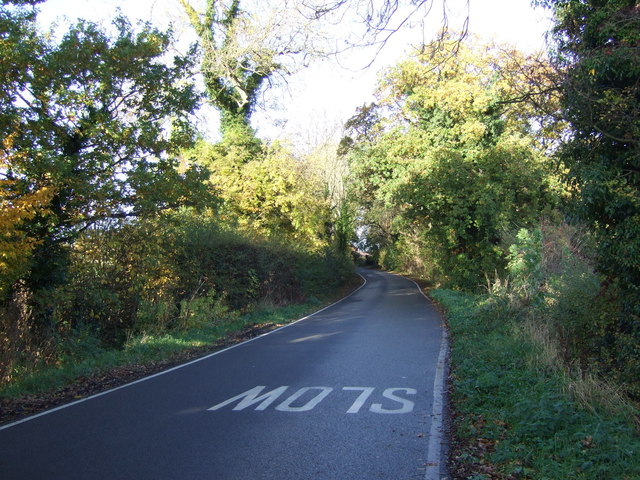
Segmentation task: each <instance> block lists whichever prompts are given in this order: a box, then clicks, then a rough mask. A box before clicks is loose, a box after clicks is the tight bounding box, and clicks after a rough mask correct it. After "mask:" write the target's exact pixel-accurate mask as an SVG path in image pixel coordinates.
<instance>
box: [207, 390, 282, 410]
mask: <svg viewBox="0 0 640 480" xmlns="http://www.w3.org/2000/svg"><path fill="white" fill-rule="evenodd" d="M265 388H266V387H262V386H257V387H254V388H252V389H251V390H247V391H246V392H244V393H241V394H240V395H236V396H235V397H233V398H230V399H229V400H225V401H224V402H222V403H219V404H217V405H214V406H213V407H211V408H210V409H209V410H219V409H221V408H222V407H225V406H227V405H229V404H230V403H233V402H235V401H236V400H240V402H239V403H238V405H236V406H235V407H233V409H234V410H236V411H237V410H244V409H245V408H247V407H250V406H251V405H254V404H256V403H258V402H262V403H260V405H258V406H257V407H256V410H258V411H260V410H264V409H266V408H267V407H268V406H269V405H271V404H272V403H273V402H275V401H276V399H277V398H278V397H279V396H280V395H282V394H283V393H284V391H285V390H286V389H287V388H288V387H279V388H276V389H275V390H271V391H270V392H267V393H265V394H264V395H260V396H259V397H258V395H259V394H260V392H262V390H264V389H265Z"/></svg>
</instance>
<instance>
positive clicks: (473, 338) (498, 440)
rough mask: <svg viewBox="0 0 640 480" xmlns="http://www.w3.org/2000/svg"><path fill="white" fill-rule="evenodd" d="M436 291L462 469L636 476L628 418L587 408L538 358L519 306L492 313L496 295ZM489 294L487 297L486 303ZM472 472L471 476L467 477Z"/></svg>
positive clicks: (541, 475) (457, 464)
mask: <svg viewBox="0 0 640 480" xmlns="http://www.w3.org/2000/svg"><path fill="white" fill-rule="evenodd" d="M432 295H433V297H434V298H435V299H436V300H437V301H439V302H440V303H441V304H442V305H443V306H444V307H445V309H446V312H447V318H448V321H449V327H450V329H451V365H452V379H453V385H452V387H453V391H452V403H453V408H454V410H455V412H456V415H455V416H454V417H453V418H454V435H455V437H456V439H457V442H456V444H457V448H458V449H459V450H458V451H456V452H455V454H456V459H455V461H454V465H453V468H454V469H455V470H456V471H457V472H458V473H459V474H465V475H469V474H470V473H472V472H473V473H477V472H479V471H486V472H492V478H503V477H504V478H508V477H509V476H513V477H515V478H528V479H532V480H534V479H536V480H538V479H539V480H543V479H550V478H563V479H564V478H566V479H584V480H586V479H594V480H595V479H602V478H621V479H625V478H628V479H631V478H636V477H637V476H638V475H640V462H638V455H637V452H638V449H639V448H640V440H639V439H638V436H637V434H635V433H634V431H633V426H632V424H631V423H630V421H629V418H624V417H616V416H611V415H607V414H595V413H591V412H587V411H585V410H584V409H583V408H581V407H580V406H579V405H578V404H576V402H575V401H573V400H572V398H571V397H570V396H569V395H568V394H567V393H565V391H566V390H567V386H566V379H565V378H563V377H562V376H560V375H558V374H557V373H556V372H557V371H555V370H552V369H547V368H545V366H544V365H540V364H539V363H538V361H537V358H538V357H537V355H538V353H539V349H540V348H541V347H540V345H538V344H536V343H532V342H530V341H529V340H528V339H527V338H526V337H524V336H522V335H520V334H519V333H518V332H520V325H521V324H520V323H519V322H518V319H517V317H515V321H514V316H513V314H512V313H513V312H511V313H510V314H509V315H501V316H500V318H498V319H497V320H496V321H494V322H493V323H492V324H491V326H490V327H487V323H486V319H487V318H490V317H494V320H495V316H496V314H497V312H496V311H494V310H492V308H491V299H489V298H487V297H486V296H471V295H467V294H463V293H460V292H454V291H450V290H436V291H433V292H432ZM487 301H489V304H487ZM465 478H468V477H465Z"/></svg>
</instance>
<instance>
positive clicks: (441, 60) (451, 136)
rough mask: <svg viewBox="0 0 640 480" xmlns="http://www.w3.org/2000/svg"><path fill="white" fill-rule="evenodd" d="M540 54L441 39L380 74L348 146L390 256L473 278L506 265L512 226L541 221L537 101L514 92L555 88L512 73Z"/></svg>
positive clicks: (541, 96)
mask: <svg viewBox="0 0 640 480" xmlns="http://www.w3.org/2000/svg"><path fill="white" fill-rule="evenodd" d="M539 63H540V62H539V60H538V59H536V58H529V59H527V58H526V57H524V56H523V55H521V54H518V53H517V52H514V51H513V50H510V49H508V48H505V47H501V46H496V45H493V46H492V45H480V44H478V43H476V44H474V43H471V40H468V41H467V42H466V43H463V44H460V43H459V42H458V39H457V38H448V39H447V38H445V39H443V40H440V41H437V42H434V43H431V44H428V45H425V46H424V47H423V48H422V49H420V50H419V51H417V52H416V53H415V55H414V56H412V57H411V58H409V59H407V60H405V61H403V62H401V63H399V64H398V65H397V66H396V67H395V68H393V69H391V70H390V71H389V72H387V74H386V75H385V76H384V77H383V78H382V80H381V85H380V92H379V106H378V107H377V108H372V107H367V108H364V109H362V110H361V111H360V114H359V115H358V116H357V117H354V119H353V121H352V122H351V127H352V130H353V131H355V133H356V141H355V147H354V148H353V150H352V152H351V153H350V155H351V158H352V169H353V171H354V174H355V185H356V188H357V190H358V192H359V193H358V194H357V197H358V198H361V199H362V200H363V201H364V203H363V207H364V213H365V215H364V218H365V220H366V222H367V226H368V228H369V232H370V233H373V234H374V235H375V236H376V240H377V242H378V243H379V244H380V247H381V248H382V250H383V251H386V252H388V254H389V255H391V256H395V259H391V260H390V259H389V257H387V259H383V261H386V262H388V263H389V265H390V266H406V265H407V263H412V264H415V265H417V264H422V265H425V267H424V268H425V270H426V271H425V270H423V271H422V272H421V273H425V274H431V275H436V276H439V277H440V278H443V279H447V278H448V279H449V280H451V281H452V283H454V284H457V285H459V286H465V287H470V288H474V287H476V286H477V285H478V284H479V283H480V282H481V281H482V279H483V274H484V273H489V274H493V272H494V270H495V269H496V268H498V269H499V268H500V266H501V264H502V263H503V253H504V252H503V249H502V247H501V236H502V234H503V233H504V231H505V230H507V229H508V228H512V227H513V226H515V225H526V224H527V223H529V222H532V221H534V220H535V219H536V218H537V214H538V212H539V211H540V210H541V209H542V208H544V207H545V205H547V204H548V201H549V200H550V195H549V186H548V182H547V179H546V173H545V167H544V163H543V157H542V155H541V146H540V144H539V143H540V142H536V141H535V140H536V133H539V129H538V125H539V123H538V122H532V119H533V118H534V115H533V104H532V102H530V101H525V100H520V101H519V102H518V103H516V100H517V99H519V98H521V97H523V92H528V93H527V94H526V95H524V98H525V99H527V100H529V99H535V100H536V102H538V103H553V99H552V98H551V97H550V93H549V92H550V90H549V89H546V88H539V85H535V86H534V85H528V80H527V78H526V77H525V76H521V77H520V78H519V80H517V81H516V80H514V76H517V74H518V72H519V71H521V69H519V70H516V69H515V68H516V65H518V66H520V67H521V66H522V65H530V66H533V65H534V64H539ZM540 66H542V65H541V64H540ZM348 143H349V142H345V145H348ZM398 255H400V256H402V258H401V259H400V258H398ZM402 264H404V265H402ZM427 265H430V266H427ZM405 268H406V267H405Z"/></svg>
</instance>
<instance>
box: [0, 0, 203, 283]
mask: <svg viewBox="0 0 640 480" xmlns="http://www.w3.org/2000/svg"><path fill="white" fill-rule="evenodd" d="M13 3H16V2H13ZM18 3H25V4H28V3H36V2H18ZM0 20H1V24H0V27H1V29H2V31H1V32H0V38H2V41H1V42H0V56H2V58H3V62H2V64H1V65H0V78H1V85H0V136H1V137H2V138H3V139H4V141H3V144H2V151H1V158H2V161H3V164H2V166H1V168H0V177H1V180H2V188H3V190H2V202H3V207H5V206H6V207H8V208H11V209H16V208H21V205H22V206H23V205H24V204H25V202H29V201H30V200H33V202H34V207H33V208H31V209H27V213H26V214H24V215H22V216H21V217H20V218H19V219H18V220H17V221H15V222H13V223H12V224H11V227H12V228H14V229H17V231H18V232H19V235H18V234H16V235H13V236H11V235H9V236H5V238H20V239H22V240H25V239H30V240H31V241H30V242H27V244H28V245H30V246H31V247H32V248H33V254H32V258H31V264H30V274H29V275H28V283H29V286H30V287H31V288H32V289H33V290H37V289H38V288H46V287H49V286H52V285H55V284H56V282H58V281H61V280H63V276H64V273H65V271H66V267H65V263H66V260H65V258H66V255H65V250H66V247H67V246H68V245H69V244H71V243H72V242H73V240H74V239H75V238H76V236H77V235H78V234H79V233H80V232H82V231H83V230H85V229H86V228H88V227H89V226H91V225H94V224H96V223H97V222H100V221H102V220H104V219H108V218H123V217H135V216H143V215H148V214H152V213H154V212H157V211H158V210H160V209H164V208H169V207H173V206H177V205H180V204H184V203H185V202H189V201H190V200H191V199H193V198H194V194H196V195H197V192H198V191H199V185H201V182H200V180H201V178H202V175H201V173H202V172H200V171H199V170H198V169H196V168H187V169H184V170H183V171H182V173H179V171H178V170H177V166H178V164H177V160H176V158H177V153H178V151H179V149H180V148H182V147H184V146H185V145H187V144H188V143H189V142H190V139H191V137H192V132H191V129H190V126H189V125H190V118H189V115H190V112H192V110H193V109H194V108H195V106H196V101H197V95H196V94H195V93H194V90H193V86H192V84H191V82H189V81H188V74H189V72H190V69H191V65H190V63H189V61H188V60H185V59H183V58H177V57H176V58H174V59H170V58H168V57H167V47H168V45H169V42H170V35H169V34H167V33H163V32H160V31H158V30H156V29H154V28H151V27H150V26H149V25H144V26H142V27H141V28H140V29H138V30H137V31H136V30H135V29H134V28H133V27H132V26H131V25H130V24H129V23H128V22H127V21H126V20H125V19H123V18H117V19H116V20H115V21H114V27H115V35H114V36H113V37H112V36H110V35H108V34H107V33H105V32H104V31H103V30H102V29H101V28H100V27H98V26H97V25H95V24H92V23H88V22H80V23H79V24H78V25H76V26H75V27H73V28H71V29H70V30H69V32H67V33H66V34H65V35H64V36H63V37H62V38H61V39H60V40H59V41H54V40H51V39H49V37H45V36H43V35H41V34H40V33H39V32H38V31H37V29H36V25H35V11H34V10H32V9H31V7H30V6H28V5H6V3H5V4H3V6H2V7H1V8H0ZM44 192H47V194H46V195H45V194H44Z"/></svg>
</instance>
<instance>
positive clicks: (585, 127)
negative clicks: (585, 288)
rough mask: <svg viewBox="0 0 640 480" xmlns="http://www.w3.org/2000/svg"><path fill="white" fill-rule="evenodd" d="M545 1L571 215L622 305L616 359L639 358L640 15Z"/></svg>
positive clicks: (628, 9)
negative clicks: (558, 73) (564, 132)
mask: <svg viewBox="0 0 640 480" xmlns="http://www.w3.org/2000/svg"><path fill="white" fill-rule="evenodd" d="M540 3H543V4H545V5H547V6H549V7H551V8H552V9H553V11H554V13H555V16H556V26H555V28H554V40H555V42H556V46H555V47H556V49H555V52H554V60H555V62H556V63H557V64H559V66H560V67H561V68H562V69H563V70H564V72H566V74H565V78H564V83H563V90H562V93H563V114H564V117H565V118H566V119H567V121H568V122H569V123H570V125H571V128H572V131H573V135H572V136H571V137H570V138H569V139H568V140H567V141H566V142H565V143H564V145H563V146H562V149H561V151H560V153H559V156H560V159H561V160H562V161H563V162H564V164H565V165H566V166H567V168H568V177H569V179H570V181H571V182H572V184H573V186H574V189H573V191H574V193H575V195H574V203H573V205H572V207H573V209H572V213H573V215H574V216H576V217H577V218H579V219H580V220H581V221H583V222H584V223H585V224H587V225H588V226H589V227H590V229H591V230H592V231H593V233H594V235H595V239H596V261H597V262H596V263H597V265H596V266H597V270H598V271H599V272H601V273H602V274H603V275H604V276H605V278H606V282H605V283H604V284H603V286H604V287H606V288H611V293H610V295H611V296H617V297H618V302H619V304H620V305H621V307H622V308H621V310H620V317H619V319H618V320H617V323H618V325H617V326H616V328H615V330H616V335H617V336H619V337H620V338H622V337H624V338H625V341H623V342H621V343H620V344H619V348H620V349H621V350H620V351H619V352H618V355H619V356H620V357H624V356H628V357H631V358H634V359H638V358H639V357H638V353H639V350H640V347H638V345H640V289H639V285H640V155H639V153H638V141H639V138H640V135H639V134H640V130H639V128H640V127H639V126H640V118H639V117H638V112H639V111H640V110H639V109H638V101H639V98H640V90H639V88H640V86H639V85H638V81H637V79H638V76H639V75H640V56H638V54H637V46H638V42H639V41H640V11H639V10H638V6H637V2H635V1H633V0H606V1H591V0H582V1H565V0H562V1H553V0H549V1H544V2H540ZM636 363H637V360H636ZM633 371H634V374H635V375H637V374H638V371H637V370H635V369H634V370H633Z"/></svg>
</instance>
